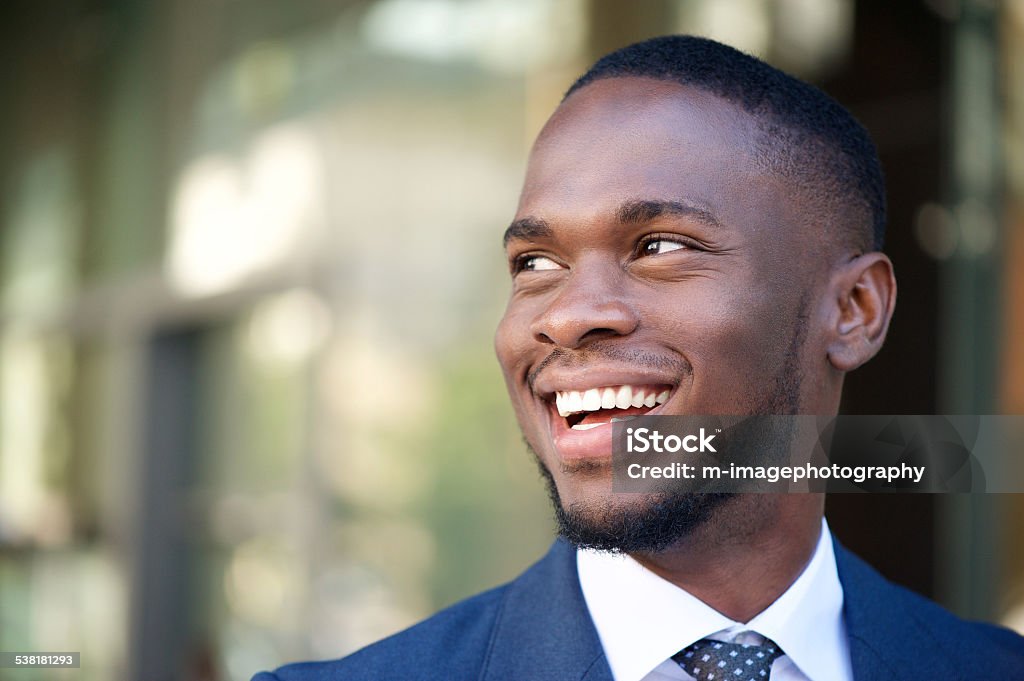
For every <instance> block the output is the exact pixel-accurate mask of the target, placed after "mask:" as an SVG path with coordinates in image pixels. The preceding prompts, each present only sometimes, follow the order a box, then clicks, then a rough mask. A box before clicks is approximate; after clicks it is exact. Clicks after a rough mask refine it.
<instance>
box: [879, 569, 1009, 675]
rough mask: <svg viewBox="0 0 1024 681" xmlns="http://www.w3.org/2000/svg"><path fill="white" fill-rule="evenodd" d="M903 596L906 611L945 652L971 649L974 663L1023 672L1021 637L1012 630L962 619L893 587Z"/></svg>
mask: <svg viewBox="0 0 1024 681" xmlns="http://www.w3.org/2000/svg"><path fill="white" fill-rule="evenodd" d="M892 586H893V588H894V589H897V590H898V591H899V592H900V593H901V594H902V596H903V598H904V599H906V600H905V603H906V604H907V612H908V614H910V615H911V616H912V617H913V618H914V619H915V620H916V622H917V624H918V626H919V627H920V628H921V629H923V630H924V631H926V632H927V633H928V634H929V635H930V636H931V637H932V638H933V639H935V641H936V643H937V644H938V645H939V646H940V647H942V648H945V649H946V650H948V651H954V650H963V651H967V650H970V653H969V656H970V657H971V658H973V659H974V660H978V659H986V660H988V663H989V664H995V663H997V662H999V661H1003V662H1005V663H1007V664H1008V665H1010V666H1012V667H1013V668H1016V669H1024V637H1022V636H1021V635H1020V634H1018V633H1017V632H1015V631H1012V630H1011V629H1007V628H1006V627H1002V626H999V625H996V624H990V623H988V622H976V621H973V620H968V619H963V618H961V617H958V616H957V615H954V614H953V613H951V612H950V611H949V610H946V609H945V608H943V607H942V606H941V605H939V604H938V603H935V602H933V601H931V600H929V599H927V598H925V597H923V596H921V595H919V594H917V593H914V592H913V591H911V590H910V589H907V588H905V587H902V586H899V585H895V584H894V585H892Z"/></svg>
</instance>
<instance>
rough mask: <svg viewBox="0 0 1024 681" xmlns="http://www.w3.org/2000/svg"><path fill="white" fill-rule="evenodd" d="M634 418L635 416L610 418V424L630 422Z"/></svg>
mask: <svg viewBox="0 0 1024 681" xmlns="http://www.w3.org/2000/svg"><path fill="white" fill-rule="evenodd" d="M635 418H636V417H635V416H615V417H613V418H612V420H611V422H612V423H618V422H619V421H632V420H633V419H635Z"/></svg>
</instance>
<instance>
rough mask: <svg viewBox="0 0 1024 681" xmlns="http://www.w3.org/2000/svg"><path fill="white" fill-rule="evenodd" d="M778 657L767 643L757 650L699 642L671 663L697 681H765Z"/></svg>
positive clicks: (755, 646) (753, 647) (777, 650)
mask: <svg viewBox="0 0 1024 681" xmlns="http://www.w3.org/2000/svg"><path fill="white" fill-rule="evenodd" d="M780 655H782V651H781V650H779V647H778V646H777V645H775V643H774V641H771V640H768V639H765V642H764V644H763V645H759V646H757V645H744V644H742V643H724V642H722V641H713V640H711V639H708V638H702V639H701V640H699V641H697V642H696V643H694V644H692V645H689V646H687V647H686V648H683V649H682V650H680V651H679V652H678V653H676V654H675V655H673V656H672V659H673V660H675V662H676V664H678V665H679V666H680V667H682V668H683V671H685V672H686V673H687V674H689V675H691V676H692V677H693V678H695V679H697V681H767V679H768V677H769V676H770V675H771V669H772V662H774V661H775V658H777V657H778V656H780Z"/></svg>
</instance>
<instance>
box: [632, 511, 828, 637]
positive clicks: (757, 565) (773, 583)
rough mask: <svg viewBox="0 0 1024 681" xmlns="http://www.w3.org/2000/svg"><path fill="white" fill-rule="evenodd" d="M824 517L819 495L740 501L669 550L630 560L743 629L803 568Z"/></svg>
mask: <svg viewBox="0 0 1024 681" xmlns="http://www.w3.org/2000/svg"><path fill="white" fill-rule="evenodd" d="M823 510H824V495H821V494H778V495H776V494H742V495H738V496H736V497H735V498H734V499H733V500H732V502H730V503H729V504H727V505H726V506H724V507H722V508H721V509H720V513H719V514H718V515H717V516H716V517H715V518H714V519H712V520H710V521H709V522H707V523H705V524H704V525H703V526H702V527H700V528H698V529H697V530H695V531H694V532H693V533H692V534H691V535H689V536H687V537H686V538H684V539H682V540H680V541H679V542H677V543H676V544H674V545H673V546H672V547H670V548H669V549H666V550H665V551H660V552H658V553H634V554H631V555H632V557H633V558H634V559H635V560H636V561H637V562H638V563H640V564H641V565H643V566H644V567H646V568H647V569H648V570H650V571H651V572H653V573H655V574H656V575H658V576H659V577H661V578H662V579H665V580H668V581H669V582H672V583H673V584H675V585H676V586H678V587H679V588H681V589H684V590H686V591H687V592H688V593H690V594H691V595H693V596H694V597H696V598H699V599H700V600H702V601H704V602H705V603H707V604H708V605H709V606H711V607H712V608H714V609H715V610H717V611H718V612H720V613H722V614H723V615H725V616H726V617H729V618H730V619H733V620H735V621H737V622H749V621H750V620H752V619H753V618H754V617H755V616H756V615H757V614H758V613H760V612H761V611H763V610H764V609H765V608H767V607H768V606H769V605H771V604H772V603H774V602H775V600H776V599H778V597H779V596H781V595H782V594H783V593H784V592H785V591H786V589H788V588H789V587H790V585H792V584H793V582H795V581H796V579H797V577H799V576H800V573H801V572H803V570H804V568H805V567H807V563H808V562H810V560H811V557H812V556H813V555H814V549H815V547H816V546H817V543H818V538H819V535H820V533H821V516H822V513H823Z"/></svg>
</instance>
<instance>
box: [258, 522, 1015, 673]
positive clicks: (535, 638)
mask: <svg viewBox="0 0 1024 681" xmlns="http://www.w3.org/2000/svg"><path fill="white" fill-rule="evenodd" d="M835 552H836V563H837V566H838V569H839V579H840V581H841V582H842V585H843V596H844V606H843V614H844V616H845V618H846V624H847V630H848V633H849V637H850V656H851V659H852V662H853V674H854V678H855V679H856V681H874V680H875V679H878V680H882V679H886V680H892V681H915V680H917V679H920V680H921V681H946V680H949V681H952V680H953V679H959V680H966V679H979V680H981V679H983V680H986V681H988V680H990V679H991V680H992V681H996V680H999V681H1003V680H1011V679H1024V638H1022V637H1020V636H1018V635H1017V634H1015V633H1013V632H1011V631H1010V630H1008V629H1004V628H1001V627H997V626H994V625H990V624H981V623H976V622H967V621H964V620H961V619H959V618H957V617H955V616H953V615H952V614H950V613H949V612H947V611H946V610H943V609H942V608H941V607H939V606H938V605H936V604H935V603H932V602H931V601H929V600H927V599H925V598H922V597H920V596H918V595H916V594H914V593H912V592H910V591H908V590H906V589H904V588H902V587H899V586H896V585H894V584H892V583H890V582H888V581H886V580H885V579H884V578H883V577H882V576H881V575H879V574H878V573H877V572H875V570H873V569H872V568H871V567H869V566H868V565H867V564H865V563H864V562H863V561H861V560H860V559H859V558H857V557H856V556H854V555H853V554H852V553H850V552H849V551H847V550H846V549H844V548H843V547H841V546H840V545H839V543H838V542H835ZM336 679H352V680H360V681H361V680H364V679H365V680H367V681H369V680H371V679H372V680H375V681H380V680H385V681H386V680H390V679H396V680H399V679H400V680H402V681H412V680H420V679H423V680H428V679H429V680H431V681H432V680H434V679H444V680H446V681H448V680H453V681H458V680H463V679H465V680H467V681H468V680H470V679H472V680H474V681H508V680H516V681H547V680H550V681H570V680H571V681H583V680H586V681H612V675H611V671H610V670H609V668H608V663H607V661H606V660H605V657H604V652H603V650H602V649H601V643H600V641H599V640H598V637H597V631H596V630H595V629H594V625H593V622H592V621H591V619H590V615H589V613H588V612H587V607H586V603H585V602H584V600H583V593H582V592H581V591H580V585H579V579H578V578H577V574H576V552H575V550H574V549H573V548H572V547H571V546H569V545H568V544H566V543H565V542H564V541H561V540H559V541H556V542H555V544H554V546H552V547H551V550H550V551H548V553H547V555H546V556H544V558H543V559H541V560H540V561H539V562H537V563H536V564H534V565H533V566H532V567H531V568H530V569H529V570H527V571H526V572H525V573H523V574H522V575H520V576H519V578H518V579H516V580H515V581H513V582H510V583H509V584H506V585H504V586H500V587H498V588H496V589H492V590H491V591H487V592H484V593H482V594H480V595H478V596H474V597H473V598H470V599H468V600H465V601H462V602H461V603H457V604H455V605H453V606H452V607H450V608H448V609H446V610H443V611H441V612H439V613H438V614H436V615H434V616H433V617H431V618H430V619H428V620H426V621H424V622H421V623H420V624H417V625H415V626H413V627H411V628H409V629H406V630H405V631H402V632H400V633H398V634H395V635H394V636H391V637H389V638H386V639H384V640H383V641H379V642H377V643H374V644H373V645H370V646H368V647H366V648H363V649H362V650H359V651H357V652H355V653H353V654H352V655H349V656H348V657H345V658H343V659H340V660H333V661H329V662H303V663H299V664H292V665H287V666H285V667H282V668H280V669H278V670H277V671H276V672H273V673H268V672H264V673H261V674H257V675H256V676H255V677H254V678H253V681H328V680H331V681H334V680H336Z"/></svg>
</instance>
